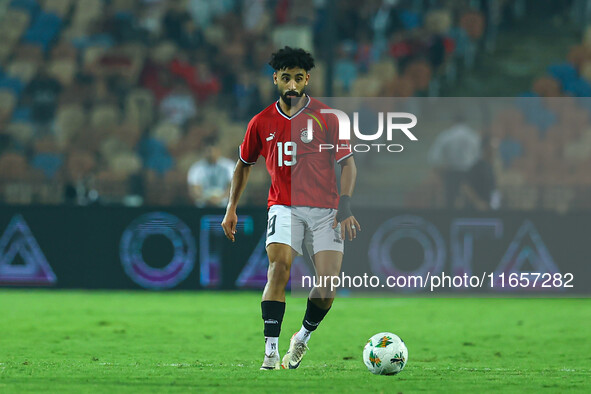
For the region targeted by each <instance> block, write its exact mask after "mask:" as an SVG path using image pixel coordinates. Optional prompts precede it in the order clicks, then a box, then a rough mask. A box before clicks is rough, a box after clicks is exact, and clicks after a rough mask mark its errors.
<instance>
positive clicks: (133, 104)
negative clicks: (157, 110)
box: [125, 89, 156, 128]
mask: <svg viewBox="0 0 591 394" xmlns="http://www.w3.org/2000/svg"><path fill="white" fill-rule="evenodd" d="M155 101H156V100H155V98H154V95H153V94H152V92H151V91H149V90H148V89H134V90H132V91H131V92H130V93H129V94H128V95H127V98H126V100H125V119H126V121H128V122H130V123H131V124H134V125H137V126H139V127H140V128H145V127H147V126H148V125H149V124H150V123H151V122H152V119H153V116H154V104H155Z"/></svg>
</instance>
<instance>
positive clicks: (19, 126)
mask: <svg viewBox="0 0 591 394" xmlns="http://www.w3.org/2000/svg"><path fill="white" fill-rule="evenodd" d="M6 132H7V133H8V135H10V137H11V138H12V140H13V141H15V142H16V143H17V144H18V145H19V146H21V147H23V148H25V147H27V146H29V144H30V143H31V141H33V138H34V137H35V130H34V129H33V126H32V125H31V124H30V123H25V122H15V121H13V122H12V123H10V124H9V125H8V126H7V127H6Z"/></svg>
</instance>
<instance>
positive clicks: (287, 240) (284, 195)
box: [222, 47, 361, 369]
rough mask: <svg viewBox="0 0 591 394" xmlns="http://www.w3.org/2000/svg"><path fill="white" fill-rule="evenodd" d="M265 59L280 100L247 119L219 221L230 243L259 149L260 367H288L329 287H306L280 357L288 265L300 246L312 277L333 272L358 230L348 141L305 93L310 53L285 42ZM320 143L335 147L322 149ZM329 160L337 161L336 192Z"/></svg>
mask: <svg viewBox="0 0 591 394" xmlns="http://www.w3.org/2000/svg"><path fill="white" fill-rule="evenodd" d="M269 64H270V65H271V67H273V69H274V70H275V72H274V73H273V82H274V84H275V85H277V90H278V93H279V100H278V101H277V102H275V103H273V104H272V105H270V106H268V107H267V108H265V109H264V110H263V111H262V112H260V113H259V114H257V115H256V116H255V117H254V118H252V120H251V121H250V123H249V124H248V128H247V130H246V135H245V137H244V141H243V142H242V144H241V145H240V160H238V162H237V163H236V168H235V169H234V174H233V177H232V183H231V186H230V200H229V202H228V206H227V208H226V215H225V217H224V220H223V221H222V227H223V229H224V233H225V235H226V237H228V239H230V240H231V241H232V242H234V241H235V233H236V223H237V221H238V217H237V215H236V206H237V205H238V201H239V199H240V195H241V194H242V192H243V190H244V188H245V187H246V183H247V180H248V175H249V173H250V168H251V167H250V166H252V165H253V164H255V162H256V161H257V158H258V157H259V155H262V156H263V157H264V158H265V162H266V165H267V170H268V172H269V174H270V175H271V181H272V182H271V189H270V190H269V199H268V208H269V210H268V223H267V224H268V225H267V240H266V248H267V255H268V257H269V269H268V271H267V284H266V286H265V289H264V291H263V297H262V302H261V309H262V317H263V321H264V335H265V358H264V361H263V365H262V367H261V369H279V368H280V367H283V368H285V369H295V368H297V367H298V366H299V365H300V362H301V360H302V358H303V356H304V355H305V353H306V350H307V349H308V346H307V343H308V340H309V339H310V334H311V333H312V332H313V331H314V330H316V328H317V327H318V325H319V324H320V322H321V321H322V319H323V318H324V317H325V316H326V314H327V313H328V311H329V309H330V307H331V306H332V303H333V300H334V297H335V292H334V291H330V289H327V288H319V287H315V288H313V289H312V290H311V291H310V295H309V297H308V303H307V308H306V312H305V314H304V319H303V323H302V327H301V329H300V330H299V331H298V332H296V333H295V334H294V335H293V336H292V338H291V341H290V345H289V350H288V351H287V353H286V354H285V357H284V358H283V360H282V362H281V361H280V360H281V358H280V355H279V350H278V339H279V333H280V331H281V322H282V320H283V315H284V313H285V287H286V286H287V283H288V281H289V274H290V268H291V263H292V261H293V258H294V257H295V256H297V255H301V254H303V248H302V246H304V247H306V250H307V251H308V253H309V255H310V256H312V260H313V263H314V268H315V271H316V275H318V276H320V277H323V276H332V275H339V274H340V270H341V263H342V259H343V240H344V239H345V237H348V238H349V240H353V238H355V237H356V236H357V231H361V226H360V225H359V223H358V222H357V220H356V219H355V217H354V216H353V214H352V213H351V209H350V205H349V200H350V198H351V195H352V193H353V189H354V187H355V177H356V173H357V170H356V167H355V161H354V160H353V155H352V151H351V147H350V141H348V140H339V137H338V129H339V128H338V123H337V118H336V116H334V115H332V114H328V113H324V114H323V113H321V109H323V108H324V109H329V107H327V106H325V105H324V104H322V103H321V102H319V101H317V100H315V99H313V98H311V97H309V96H308V95H307V94H306V93H305V87H306V85H308V82H309V80H310V74H309V72H310V70H311V69H312V68H313V67H314V59H313V58H312V56H311V55H310V54H309V53H308V52H306V51H304V50H303V49H295V48H290V47H285V48H283V49H281V50H279V51H278V52H276V53H274V54H273V55H272V58H271V61H270V62H269ZM320 145H322V146H324V147H327V146H333V147H335V149H321V146H320ZM335 160H336V161H337V162H338V163H339V164H340V165H341V191H340V197H339V193H338V190H337V184H336V174H335V169H334V162H335ZM280 363H281V364H280ZM280 365H281V366H280Z"/></svg>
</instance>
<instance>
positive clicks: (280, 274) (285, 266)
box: [268, 260, 291, 282]
mask: <svg viewBox="0 0 591 394" xmlns="http://www.w3.org/2000/svg"><path fill="white" fill-rule="evenodd" d="M290 269H291V264H289V263H288V262H286V261H281V260H275V261H270V262H269V273H268V279H269V280H270V281H278V282H287V281H288V280H289V271H290Z"/></svg>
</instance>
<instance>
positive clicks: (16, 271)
mask: <svg viewBox="0 0 591 394" xmlns="http://www.w3.org/2000/svg"><path fill="white" fill-rule="evenodd" d="M17 258H20V260H21V261H22V262H23V264H13V263H14V261H15V260H16V259H17ZM56 281H57V278H56V276H55V274H54V272H53V270H52V269H51V267H50V265H49V263H48V262H47V259H46V258H45V256H44V255H43V252H42V251H41V248H40V247H39V244H38V243H37V241H36V240H35V237H34V236H33V234H32V233H31V230H30V229H29V226H28V225H27V223H26V222H25V219H23V217H22V216H21V215H19V214H16V215H14V216H13V217H12V219H11V220H10V223H9V224H8V227H7V228H6V230H5V231H4V234H2V237H0V284H4V285H6V284H12V285H50V284H54V283H55V282H56Z"/></svg>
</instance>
